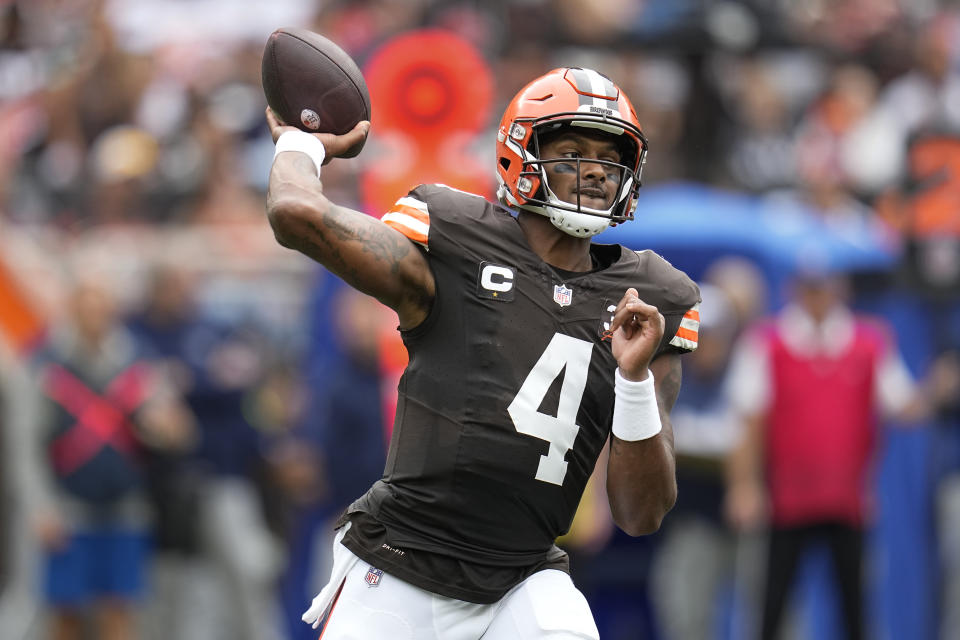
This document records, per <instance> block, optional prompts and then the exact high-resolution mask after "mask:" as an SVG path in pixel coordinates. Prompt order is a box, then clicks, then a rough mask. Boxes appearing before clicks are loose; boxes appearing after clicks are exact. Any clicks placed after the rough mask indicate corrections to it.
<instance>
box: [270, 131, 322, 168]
mask: <svg viewBox="0 0 960 640" xmlns="http://www.w3.org/2000/svg"><path fill="white" fill-rule="evenodd" d="M284 151H299V152H300V153H305V154H307V155H308V156H310V159H311V160H313V164H314V165H316V167H317V177H318V178H319V177H320V167H322V166H323V159H324V158H325V157H326V155H327V150H326V149H324V148H323V143H322V142H320V140H318V139H317V138H316V137H315V136H313V135H312V134H309V133H307V132H306V131H300V130H299V129H297V130H294V131H284V132H283V133H282V134H280V137H279V138H277V149H276V151H274V152H273V157H274V158H276V157H277V156H278V155H280V154H281V153H283V152H284Z"/></svg>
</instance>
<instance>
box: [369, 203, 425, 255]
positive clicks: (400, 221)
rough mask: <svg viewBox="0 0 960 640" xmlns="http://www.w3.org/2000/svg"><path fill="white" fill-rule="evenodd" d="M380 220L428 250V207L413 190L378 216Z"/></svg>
mask: <svg viewBox="0 0 960 640" xmlns="http://www.w3.org/2000/svg"><path fill="white" fill-rule="evenodd" d="M380 220H381V222H383V223H384V224H386V225H387V226H389V227H392V228H394V229H396V230H397V231H399V232H400V233H402V234H403V235H405V236H407V237H408V238H410V240H412V241H413V242H416V243H417V244H419V245H420V246H422V247H423V248H424V249H427V250H428V251H429V250H430V247H429V245H428V238H429V237H430V207H429V206H427V203H426V202H425V201H423V200H421V199H420V198H417V197H416V195H415V194H414V192H413V191H411V192H410V193H409V194H408V195H406V196H404V197H402V198H400V199H399V200H397V202H396V203H395V204H394V205H393V206H392V207H390V210H389V211H387V212H386V213H385V214H383V216H382V217H381V218H380Z"/></svg>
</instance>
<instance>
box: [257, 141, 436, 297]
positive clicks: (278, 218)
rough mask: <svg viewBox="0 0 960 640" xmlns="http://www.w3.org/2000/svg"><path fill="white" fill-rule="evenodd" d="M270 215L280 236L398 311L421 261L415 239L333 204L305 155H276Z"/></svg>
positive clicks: (286, 244)
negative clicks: (413, 241) (417, 262)
mask: <svg viewBox="0 0 960 640" xmlns="http://www.w3.org/2000/svg"><path fill="white" fill-rule="evenodd" d="M267 216H268V219H269V220H270V226H271V227H272V228H273V232H274V235H275V236H276V238H277V241H278V242H279V243H280V244H281V245H283V246H284V247H288V248H290V249H295V250H297V251H299V252H301V253H303V254H304V255H306V256H308V257H310V258H312V259H314V260H316V261H317V262H319V263H320V264H322V265H324V266H325V267H327V268H328V269H329V270H330V271H332V272H333V273H335V274H336V275H338V276H340V277H341V278H343V280H344V281H346V282H347V283H348V284H350V285H351V286H353V287H354V288H356V289H358V290H360V291H362V292H364V293H367V294H369V295H372V296H374V297H376V298H377V299H379V300H380V301H381V302H383V303H384V304H386V305H387V306H389V307H391V308H394V309H397V310H398V311H399V310H400V308H402V307H403V306H404V304H405V300H404V299H405V298H406V297H409V295H410V292H411V291H415V290H417V289H418V288H424V287H425V284H424V283H421V282H408V281H407V280H408V279H409V278H410V273H411V271H416V272H420V273H422V272H424V271H426V270H425V269H419V270H416V269H411V268H410V263H412V262H415V261H418V260H422V259H423V258H422V256H420V255H419V254H417V252H416V249H415V248H414V247H413V245H412V244H411V242H410V241H409V240H408V239H407V238H406V237H404V236H403V235H402V234H400V233H398V232H397V231H395V230H394V229H391V228H390V227H388V226H387V225H385V224H383V223H381V222H380V221H379V220H376V219H375V218H372V217H370V216H368V215H365V214H363V213H360V212H358V211H353V210H351V209H348V208H346V207H341V206H338V205H335V204H334V203H332V202H331V201H330V200H328V199H327V198H326V196H325V195H324V194H323V191H322V187H321V184H320V182H319V181H318V180H317V179H316V170H315V168H314V165H313V163H312V162H311V161H310V159H309V158H307V157H306V156H305V155H303V154H296V153H287V154H281V155H280V156H278V158H277V160H276V161H275V162H274V165H273V169H272V170H271V172H270V184H269V189H268V192H267Z"/></svg>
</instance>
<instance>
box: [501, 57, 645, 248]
mask: <svg viewBox="0 0 960 640" xmlns="http://www.w3.org/2000/svg"><path fill="white" fill-rule="evenodd" d="M563 125H568V126H573V127H584V128H588V129H591V130H600V131H604V132H606V133H610V134H612V135H615V136H620V137H621V142H622V144H621V145H620V146H621V162H620V163H613V162H608V161H599V160H598V161H596V162H598V163H602V164H608V165H612V167H613V168H616V170H617V171H619V172H620V185H619V189H618V190H617V194H616V197H615V198H614V201H613V204H612V205H611V206H610V207H609V208H608V209H591V208H588V207H583V206H580V204H579V203H569V202H564V201H562V200H560V199H559V198H557V196H556V195H555V194H554V193H553V191H552V190H551V189H550V185H549V183H548V181H547V174H546V172H545V170H544V164H547V163H549V162H551V161H559V160H551V159H548V158H540V140H539V137H540V136H541V135H543V133H546V132H548V131H553V130H555V129H557V128H559V127H561V126H563ZM646 154H647V139H646V138H645V137H644V136H643V132H642V131H641V130H640V123H639V122H638V121H637V114H636V112H635V111H634V109H633V105H632V104H630V100H628V99H627V96H626V95H625V94H624V93H623V91H621V90H620V88H619V87H618V86H617V85H615V84H614V83H613V82H612V81H611V80H610V79H609V78H607V77H606V76H604V75H603V74H601V73H598V72H596V71H593V70H592V69H580V68H560V69H554V70H553V71H551V72H549V73H547V74H546V75H543V76H540V77H539V78H537V79H536V80H534V81H533V82H531V83H530V84H528V85H527V86H526V87H524V88H523V89H522V90H521V91H520V93H518V94H517V95H516V97H514V99H513V100H512V101H511V102H510V104H509V105H508V106H507V109H506V111H505V112H504V114H503V118H502V119H501V120H500V129H499V131H497V181H498V183H499V187H498V189H497V195H498V197H499V198H500V201H501V202H503V203H504V204H506V205H507V206H510V207H519V208H522V209H527V210H530V211H534V212H536V213H540V214H542V215H545V216H548V217H549V218H550V220H551V221H552V222H553V224H554V225H555V226H556V227H557V228H559V229H561V230H562V231H565V232H566V233H569V234H571V235H574V236H578V237H589V236H593V235H596V234H597V233H600V232H601V231H603V230H604V229H606V228H607V227H608V226H610V223H619V222H624V221H626V220H632V219H633V212H634V209H636V206H637V191H638V190H639V188H640V172H641V169H642V168H643V163H644V160H645V158H646ZM565 161H566V162H569V159H565ZM591 162H595V161H594V160H591ZM578 168H579V167H578ZM579 173H580V172H579V171H578V172H577V174H578V176H579Z"/></svg>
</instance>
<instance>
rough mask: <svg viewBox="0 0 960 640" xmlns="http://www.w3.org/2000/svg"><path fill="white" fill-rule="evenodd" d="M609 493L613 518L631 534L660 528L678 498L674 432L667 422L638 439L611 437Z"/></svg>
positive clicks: (608, 473)
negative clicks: (649, 436) (658, 430)
mask: <svg viewBox="0 0 960 640" xmlns="http://www.w3.org/2000/svg"><path fill="white" fill-rule="evenodd" d="M607 496H608V499H609V501H610V511H611V513H612V514H613V521H614V522H616V523H617V526H618V527H620V528H621V529H623V531H624V532H625V533H627V534H629V535H632V536H641V535H647V534H650V533H653V532H655V531H656V530H657V529H659V528H660V523H661V522H662V521H663V518H664V516H666V515H667V512H668V511H670V509H672V508H673V505H674V503H675V502H676V500H677V480H676V464H675V462H674V455H673V433H672V430H671V429H670V427H669V426H668V425H664V431H661V432H660V433H659V434H657V435H656V436H654V437H652V438H648V439H646V440H640V441H637V442H627V441H625V440H620V439H619V438H617V437H616V436H612V437H611V442H610V460H609V462H608V463H607Z"/></svg>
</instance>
